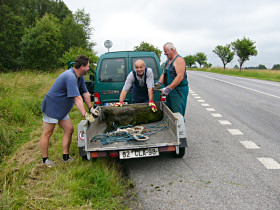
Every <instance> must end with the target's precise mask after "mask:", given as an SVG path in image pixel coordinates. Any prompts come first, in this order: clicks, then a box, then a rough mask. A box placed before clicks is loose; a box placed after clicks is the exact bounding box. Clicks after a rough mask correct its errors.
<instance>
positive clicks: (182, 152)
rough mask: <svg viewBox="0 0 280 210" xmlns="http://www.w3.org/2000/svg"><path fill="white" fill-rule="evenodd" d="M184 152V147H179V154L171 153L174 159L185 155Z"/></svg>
mask: <svg viewBox="0 0 280 210" xmlns="http://www.w3.org/2000/svg"><path fill="white" fill-rule="evenodd" d="M185 151H186V148H185V147H180V148H179V154H176V151H175V152H173V157H175V158H182V157H184V155H185Z"/></svg>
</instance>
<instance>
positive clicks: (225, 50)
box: [213, 44, 234, 70]
mask: <svg viewBox="0 0 280 210" xmlns="http://www.w3.org/2000/svg"><path fill="white" fill-rule="evenodd" d="M230 48H231V46H230V45H229V44H228V45H226V46H222V45H218V46H216V48H215V49H214V50H213V52H214V53H215V54H216V55H217V56H219V58H221V60H222V62H223V65H224V70H225V69H226V65H227V64H228V63H230V62H231V61H232V59H233V56H234V52H232V51H231V49H230Z"/></svg>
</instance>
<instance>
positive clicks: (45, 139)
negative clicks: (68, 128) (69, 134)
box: [40, 121, 56, 158]
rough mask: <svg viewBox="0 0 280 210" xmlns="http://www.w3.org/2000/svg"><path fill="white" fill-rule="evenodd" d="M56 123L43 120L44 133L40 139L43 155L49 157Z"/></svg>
mask: <svg viewBox="0 0 280 210" xmlns="http://www.w3.org/2000/svg"><path fill="white" fill-rule="evenodd" d="M55 125H56V124H55V123H47V122H44V121H43V134H42V137H41V141H40V147H41V152H42V157H43V158H47V157H48V148H49V140H50V138H51V136H52V134H53V131H54V128H55Z"/></svg>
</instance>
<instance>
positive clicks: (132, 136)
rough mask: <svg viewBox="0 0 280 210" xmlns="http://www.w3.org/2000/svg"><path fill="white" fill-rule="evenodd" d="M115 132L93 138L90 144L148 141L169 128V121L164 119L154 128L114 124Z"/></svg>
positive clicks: (153, 126)
mask: <svg viewBox="0 0 280 210" xmlns="http://www.w3.org/2000/svg"><path fill="white" fill-rule="evenodd" d="M113 126H114V128H115V129H114V131H112V132H107V133H106V134H101V135H96V136H93V137H92V139H91V140H90V142H97V141H100V142H101V143H102V144H103V145H106V144H111V143H114V142H126V141H130V140H136V141H147V140H149V139H150V136H151V135H153V134H155V133H157V132H159V131H161V130H163V129H165V128H167V126H168V120H167V117H164V118H163V119H162V120H161V121H160V122H158V123H157V124H156V125H152V126H135V127H133V126H132V125H126V126H122V127H117V126H116V124H115V123H114V122H113Z"/></svg>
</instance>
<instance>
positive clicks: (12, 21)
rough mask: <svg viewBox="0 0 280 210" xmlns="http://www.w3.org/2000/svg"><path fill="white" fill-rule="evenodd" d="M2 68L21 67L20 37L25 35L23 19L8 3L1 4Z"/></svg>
mask: <svg viewBox="0 0 280 210" xmlns="http://www.w3.org/2000/svg"><path fill="white" fill-rule="evenodd" d="M0 19H1V21H0V28H1V32H0V69H1V70H2V71H3V70H7V69H16V68H18V67H19V64H18V58H19V57H20V51H19V49H20V39H21V37H22V36H23V33H24V28H23V19H22V18H21V17H19V16H17V15H16V14H15V13H14V11H13V10H11V9H10V8H9V7H8V6H6V5H1V6H0Z"/></svg>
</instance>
